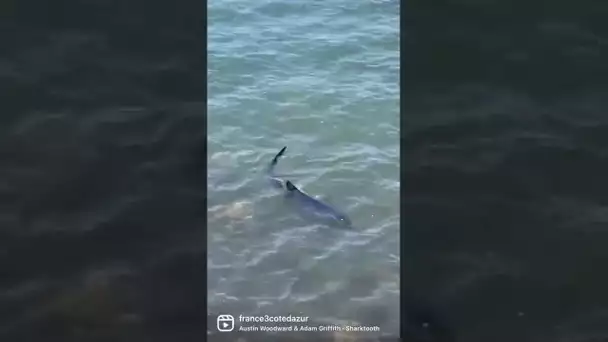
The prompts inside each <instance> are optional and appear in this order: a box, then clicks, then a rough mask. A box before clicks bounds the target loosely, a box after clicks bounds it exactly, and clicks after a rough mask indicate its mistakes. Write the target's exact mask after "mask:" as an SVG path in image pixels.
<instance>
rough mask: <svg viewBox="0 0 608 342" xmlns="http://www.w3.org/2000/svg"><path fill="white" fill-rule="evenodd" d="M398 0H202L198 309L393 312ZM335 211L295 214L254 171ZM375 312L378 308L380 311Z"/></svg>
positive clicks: (334, 314) (388, 320) (370, 316)
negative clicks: (204, 184) (203, 217)
mask: <svg viewBox="0 0 608 342" xmlns="http://www.w3.org/2000/svg"><path fill="white" fill-rule="evenodd" d="M398 13H399V8H398V3H396V2H369V1H364V2H350V1H343V0H333V1H328V2H310V1H291V2H288V3H286V2H278V1H263V2H255V3H252V2H247V1H210V2H209V35H208V37H209V44H208V49H209V58H208V63H209V73H208V76H209V101H208V106H209V107H208V108H209V117H208V132H209V134H208V170H209V171H208V192H207V195H208V204H209V208H210V210H209V216H208V258H209V259H208V271H209V273H208V274H209V278H208V283H209V288H208V293H209V299H208V300H209V302H208V305H209V311H210V312H215V313H218V314H219V313H225V314H233V315H238V314H249V315H254V314H276V315H278V314H290V313H291V314H299V315H306V316H309V317H311V318H312V319H315V320H318V321H327V322H343V321H354V322H358V323H360V324H377V325H379V326H380V327H381V328H382V332H383V333H384V334H387V335H393V336H395V335H396V334H397V333H398V327H399V324H398V320H399V314H398V312H399V305H398V303H399V300H398V299H399V290H398V288H399V281H398V274H399V131H398V127H399V93H398V92H399V84H398V80H399V78H398V77H399V76H398V74H399V66H398V64H399V51H398V49H399V47H398V45H399V40H398V39H399V37H398V18H399V17H398ZM283 146H288V147H287V151H286V153H285V155H284V156H283V157H282V158H281V159H280V160H279V163H278V166H277V173H287V174H290V176H289V177H290V178H289V179H290V180H292V181H293V182H294V184H296V186H298V187H301V188H302V189H303V190H304V191H306V192H307V193H309V194H310V195H313V196H320V197H321V198H323V199H324V200H327V201H328V202H329V203H331V204H332V205H333V206H335V207H336V208H339V209H340V210H341V211H343V212H345V213H346V214H347V215H348V216H349V217H350V218H351V220H352V221H353V225H354V226H356V227H357V229H356V230H355V231H343V230H334V229H331V228H328V227H326V226H324V225H319V224H316V223H315V222H309V221H307V220H305V219H302V218H301V217H300V216H299V215H298V214H297V212H295V211H294V210H293V208H290V207H289V205H287V203H285V201H284V198H283V195H282V193H281V191H280V190H277V189H275V188H273V187H271V186H269V185H268V183H267V182H266V180H265V179H264V172H263V171H264V170H265V168H266V166H267V164H268V163H269V162H270V160H271V159H272V157H273V156H274V155H275V154H276V153H277V152H278V151H279V150H280V149H281V148H282V147H283ZM379 313H380V314H379Z"/></svg>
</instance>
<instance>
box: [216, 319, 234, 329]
mask: <svg viewBox="0 0 608 342" xmlns="http://www.w3.org/2000/svg"><path fill="white" fill-rule="evenodd" d="M232 329H234V317H232V315H219V316H217V330H219V331H232Z"/></svg>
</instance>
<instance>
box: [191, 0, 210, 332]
mask: <svg viewBox="0 0 608 342" xmlns="http://www.w3.org/2000/svg"><path fill="white" fill-rule="evenodd" d="M194 1H196V0H194ZM199 3H202V5H203V8H202V18H201V19H202V20H201V21H200V25H201V32H202V37H201V45H200V46H201V47H202V49H201V58H202V61H203V62H202V65H203V67H204V69H205V70H202V71H203V72H204V74H203V80H202V81H203V82H204V86H203V99H204V100H203V101H204V106H205V109H204V111H205V112H204V115H205V128H204V129H203V131H204V135H205V136H204V140H203V144H204V148H203V152H204V154H205V155H204V156H201V157H203V163H202V164H203V170H204V181H203V191H205V196H203V203H201V210H204V211H205V213H204V214H203V215H201V217H203V218H204V221H205V222H203V224H202V227H204V228H203V230H204V232H203V241H202V243H203V248H204V249H205V252H204V253H203V255H204V260H203V266H202V267H201V272H203V279H204V284H205V288H204V291H205V293H204V295H203V296H202V297H203V298H204V300H203V305H204V308H202V309H204V310H205V315H204V316H205V317H207V316H208V313H209V309H208V302H207V295H208V293H209V292H208V289H207V284H208V281H207V259H208V257H207V132H208V131H207V118H208V116H207V115H208V114H209V113H208V111H207V109H208V104H207V97H208V84H207V75H208V71H207V70H208V68H207V50H208V48H207V44H208V42H207V27H208V23H207V18H208V16H207V7H208V6H207V5H208V4H207V0H203V1H200V2H199ZM202 290H203V289H201V291H202ZM202 316H203V315H201V317H202ZM207 322H208V319H205V321H204V322H201V323H202V324H203V327H204V334H205V335H204V336H203V339H202V341H206V340H207V331H208V326H207Z"/></svg>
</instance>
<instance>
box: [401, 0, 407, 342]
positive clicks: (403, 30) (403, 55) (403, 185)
mask: <svg viewBox="0 0 608 342" xmlns="http://www.w3.org/2000/svg"><path fill="white" fill-rule="evenodd" d="M399 1H400V4H399V175H400V182H399V192H400V198H399V201H400V208H402V209H403V207H402V206H403V203H404V199H405V196H406V191H405V189H406V186H407V184H406V183H405V174H404V170H405V168H404V160H405V158H406V155H405V153H404V151H405V146H404V140H403V136H401V132H405V127H404V126H405V119H404V117H405V114H406V113H405V101H407V97H406V96H405V87H404V80H405V77H406V75H405V74H406V71H405V66H406V61H405V59H406V53H407V49H406V47H405V42H406V38H405V35H406V28H405V11H406V9H405V4H406V2H407V1H406V0H399ZM401 213H403V210H401ZM401 213H400V215H399V228H400V229H399V279H400V280H399V286H400V288H399V299H400V300H399V302H400V303H399V320H400V322H401V324H400V326H399V337H400V340H401V341H404V339H405V338H406V335H407V331H406V330H405V329H406V324H405V323H404V318H405V303H404V301H405V299H404V298H405V297H404V294H405V289H404V287H405V285H404V284H405V280H406V279H403V275H404V274H405V263H404V262H403V261H402V256H403V255H404V253H403V252H404V250H405V247H404V235H403V231H404V228H403V227H404V226H405V220H404V218H403V216H402V214H401Z"/></svg>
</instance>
